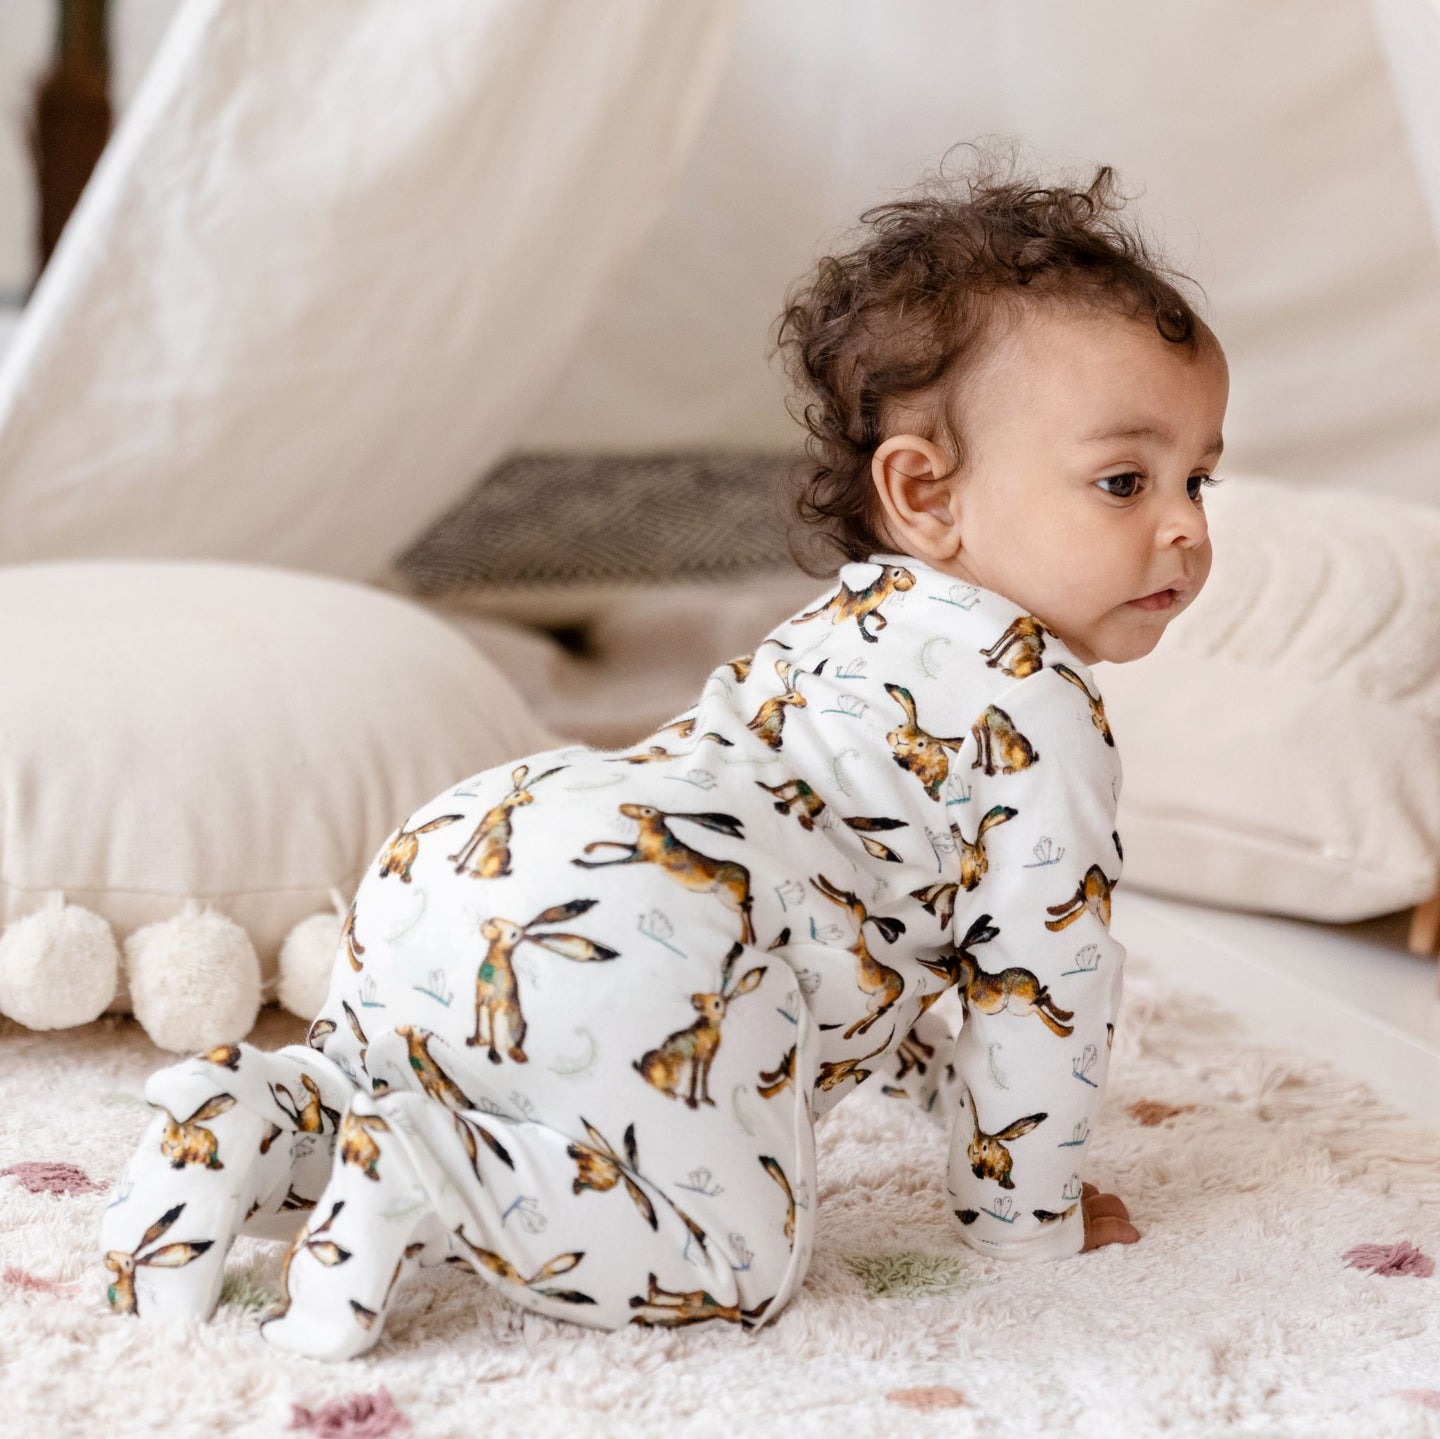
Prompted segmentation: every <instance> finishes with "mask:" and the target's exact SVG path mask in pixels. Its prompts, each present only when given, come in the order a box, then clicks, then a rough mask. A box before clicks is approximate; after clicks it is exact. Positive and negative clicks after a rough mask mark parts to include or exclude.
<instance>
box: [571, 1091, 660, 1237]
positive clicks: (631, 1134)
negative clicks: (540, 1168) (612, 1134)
mask: <svg viewBox="0 0 1440 1439" xmlns="http://www.w3.org/2000/svg"><path fill="white" fill-rule="evenodd" d="M580 1123H581V1124H583V1125H584V1126H585V1133H586V1134H588V1135H589V1136H590V1143H589V1144H580V1143H579V1142H578V1141H574V1140H572V1141H571V1142H570V1143H569V1144H567V1145H566V1146H565V1153H566V1154H568V1155H569V1156H570V1158H571V1159H573V1160H574V1161H575V1165H576V1174H575V1178H574V1179H573V1180H572V1181H571V1187H572V1189H573V1191H574V1193H576V1194H583V1193H584V1192H585V1191H586V1190H587V1189H593V1190H594V1191H596V1193H605V1192H606V1191H608V1190H611V1189H614V1188H615V1186H616V1185H617V1184H624V1186H625V1192H626V1193H627V1194H629V1196H630V1198H631V1200H632V1201H633V1202H634V1205H635V1208H636V1209H638V1210H639V1211H640V1215H641V1218H643V1219H644V1220H645V1222H646V1223H647V1224H648V1225H649V1226H650V1227H651V1229H659V1227H660V1220H659V1218H658V1217H657V1216H656V1214H655V1206H654V1205H653V1204H652V1203H651V1202H650V1196H649V1195H648V1194H646V1193H645V1191H644V1190H643V1189H641V1188H640V1186H639V1185H638V1184H636V1182H635V1180H634V1179H633V1178H632V1177H631V1176H632V1175H634V1174H638V1173H639V1172H640V1156H639V1154H638V1152H637V1150H636V1147H635V1126H634V1125H633V1124H631V1125H629V1126H627V1128H626V1130H625V1157H624V1158H623V1159H622V1158H621V1157H620V1156H619V1155H618V1154H616V1152H615V1150H614V1148H613V1147H612V1146H611V1144H610V1141H609V1140H607V1139H606V1138H605V1136H604V1135H603V1134H601V1133H600V1131H599V1130H598V1129H596V1128H595V1126H594V1125H593V1124H591V1123H590V1121H589V1120H588V1119H586V1118H585V1116H584V1115H581V1116H580Z"/></svg>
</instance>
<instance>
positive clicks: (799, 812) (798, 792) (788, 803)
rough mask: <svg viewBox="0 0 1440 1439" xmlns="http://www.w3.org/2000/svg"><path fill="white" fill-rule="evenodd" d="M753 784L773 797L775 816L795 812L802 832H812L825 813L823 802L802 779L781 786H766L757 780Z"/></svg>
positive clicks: (791, 780) (787, 781)
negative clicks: (816, 822)
mask: <svg viewBox="0 0 1440 1439" xmlns="http://www.w3.org/2000/svg"><path fill="white" fill-rule="evenodd" d="M755 783H756V784H758V785H759V786H760V788H761V789H763V790H765V791H767V792H768V793H770V794H772V795H774V796H775V812H776V813H777V814H789V813H790V812H791V811H792V810H795V811H796V813H795V818H796V819H797V820H798V821H799V823H800V828H801V829H803V830H808V831H813V830H814V828H815V821H816V820H817V819H818V818H819V817H820V816H821V815H822V814H823V813H824V812H825V801H824V800H823V799H821V798H820V796H819V795H818V794H816V793H815V791H814V790H813V789H811V788H810V786H809V785H808V784H806V783H805V781H804V780H803V779H787V780H785V781H784V782H783V783H782V784H766V783H765V781H764V780H763V779H757V780H756V781H755ZM797 807H798V808H797Z"/></svg>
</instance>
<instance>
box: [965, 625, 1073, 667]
mask: <svg viewBox="0 0 1440 1439" xmlns="http://www.w3.org/2000/svg"><path fill="white" fill-rule="evenodd" d="M1046 635H1049V636H1050V638H1051V639H1052V640H1053V639H1054V638H1055V631H1054V630H1052V629H1051V628H1050V627H1049V625H1047V624H1046V623H1045V622H1044V620H1037V619H1036V618H1035V616H1034V615H1017V616H1016V618H1015V619H1014V621H1013V622H1012V623H1011V624H1010V625H1009V627H1008V628H1007V629H1006V630H1005V633H1004V634H1002V635H1001V636H1000V638H999V639H998V640H996V641H995V643H994V644H993V645H991V646H990V648H989V649H983V650H981V651H980V653H981V654H982V655H985V656H986V660H985V663H986V665H988V666H989V667H990V668H991V669H994V668H996V667H997V666H998V667H999V668H1000V669H1001V670H1003V671H1004V672H1005V673H1006V674H1007V675H1009V676H1010V677H1011V678H1012V679H1017V680H1022V679H1024V678H1025V677H1026V676H1027V675H1033V674H1034V673H1035V671H1036V670H1038V669H1041V668H1043V665H1044V661H1043V660H1042V659H1041V656H1042V655H1043V654H1044V653H1045V636H1046Z"/></svg>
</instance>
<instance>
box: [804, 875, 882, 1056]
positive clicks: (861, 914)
mask: <svg viewBox="0 0 1440 1439" xmlns="http://www.w3.org/2000/svg"><path fill="white" fill-rule="evenodd" d="M810 883H811V884H812V885H813V886H814V887H815V888H816V889H817V890H819V891H820V893H821V894H823V895H824V896H825V898H826V899H828V900H829V901H830V902H831V903H832V904H838V905H839V906H840V908H841V909H846V910H849V911H850V917H851V918H852V919H853V920H854V921H855V942H854V943H853V944H851V945H850V946H849V950H850V953H851V954H853V955H854V956H855V958H856V959H857V960H859V961H860V975H859V983H860V988H861V989H862V990H863V991H864V992H865V993H866V994H868V995H869V996H870V1002H869V1005H868V1006H867V1008H866V1012H865V1013H864V1014H863V1015H861V1017H860V1018H859V1019H857V1020H856V1021H855V1023H854V1024H852V1025H851V1026H850V1027H849V1029H847V1030H846V1031H845V1034H844V1038H846V1039H850V1038H852V1037H853V1036H854V1035H857V1034H864V1033H865V1031H866V1030H867V1029H869V1028H870V1026H871V1025H872V1024H874V1023H875V1021H876V1020H877V1019H879V1018H880V1016H881V1015H882V1014H884V1013H886V1012H887V1011H888V1010H889V1008H890V1006H891V1005H893V1004H894V1003H895V1002H896V1000H898V999H899V998H900V996H901V995H902V994H903V993H904V992H905V981H904V979H903V978H901V976H900V974H899V972H898V971H896V970H893V969H891V968H890V967H889V966H888V965H884V964H881V963H880V961H879V960H878V959H876V958H875V956H874V955H873V954H871V953H870V948H869V946H868V945H867V944H866V943H865V926H866V924H873V925H874V926H875V928H876V929H877V930H879V931H880V935H881V937H882V938H883V939H884V940H885V942H886V943H887V944H894V943H895V941H896V940H897V939H898V938H899V937H900V936H901V935H902V934H904V933H905V924H904V921H902V920H898V919H895V918H894V917H893V916H890V915H883V914H871V913H870V912H869V911H868V910H867V909H866V908H865V906H864V904H863V903H861V901H860V900H859V899H857V898H856V896H855V895H853V894H851V893H850V892H849V890H844V889H841V888H840V887H839V886H838V885H834V884H832V883H831V882H830V881H829V880H828V879H826V878H825V876H824V875H823V874H821V875H816V876H815V877H814V878H813V879H811V881H810Z"/></svg>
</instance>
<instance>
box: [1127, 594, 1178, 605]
mask: <svg viewBox="0 0 1440 1439" xmlns="http://www.w3.org/2000/svg"><path fill="white" fill-rule="evenodd" d="M1179 598H1180V594H1179V591H1178V590H1156V591H1155V593H1154V594H1153V595H1144V596H1142V597H1141V598H1140V599H1138V600H1131V601H1130V602H1129V603H1130V604H1132V605H1133V606H1134V607H1135V608H1136V609H1137V610H1168V609H1169V608H1170V607H1171V605H1173V604H1175V603H1176V602H1177V601H1178V600H1179Z"/></svg>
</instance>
